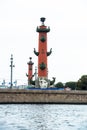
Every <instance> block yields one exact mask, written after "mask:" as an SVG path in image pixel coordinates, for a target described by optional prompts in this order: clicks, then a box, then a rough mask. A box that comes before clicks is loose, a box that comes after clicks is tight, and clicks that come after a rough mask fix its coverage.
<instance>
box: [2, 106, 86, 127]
mask: <svg viewBox="0 0 87 130" xmlns="http://www.w3.org/2000/svg"><path fill="white" fill-rule="evenodd" d="M0 130H87V105H58V104H57V105H47V104H43V105H42V104H41V105H39V104H38V105H35V104H32V105H31V104H24V105H17V104H16V105H15V104H14V105H13V104H12V105H0Z"/></svg>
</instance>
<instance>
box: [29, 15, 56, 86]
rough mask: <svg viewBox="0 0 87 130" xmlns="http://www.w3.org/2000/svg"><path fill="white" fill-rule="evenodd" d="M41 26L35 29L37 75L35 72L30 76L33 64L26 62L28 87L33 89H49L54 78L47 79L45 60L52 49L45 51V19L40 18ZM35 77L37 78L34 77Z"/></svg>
mask: <svg viewBox="0 0 87 130" xmlns="http://www.w3.org/2000/svg"><path fill="white" fill-rule="evenodd" d="M40 21H41V26H38V27H37V28H36V32H38V33H39V37H38V51H36V49H35V48H34V54H35V55H36V56H37V57H38V67H37V69H38V73H37V72H36V71H37V70H35V73H34V75H33V74H32V70H33V62H32V61H31V59H32V58H30V61H29V62H28V74H27V77H28V85H34V87H35V88H49V87H51V86H52V85H53V84H54V82H55V78H54V77H53V80H52V81H51V80H50V79H48V62H47V58H48V56H50V55H51V53H52V48H51V49H50V51H49V52H48V51H47V33H48V32H50V27H47V26H45V24H44V22H45V18H44V17H42V18H40ZM36 75H37V76H36ZM33 76H35V81H34V80H33Z"/></svg>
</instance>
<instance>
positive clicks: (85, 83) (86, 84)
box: [77, 75, 87, 90]
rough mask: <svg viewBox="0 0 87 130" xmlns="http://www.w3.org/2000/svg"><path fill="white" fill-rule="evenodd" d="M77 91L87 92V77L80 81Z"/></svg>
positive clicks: (82, 77)
mask: <svg viewBox="0 0 87 130" xmlns="http://www.w3.org/2000/svg"><path fill="white" fill-rule="evenodd" d="M77 89H79V90H87V75H83V76H81V78H80V79H79V80H78V82H77Z"/></svg>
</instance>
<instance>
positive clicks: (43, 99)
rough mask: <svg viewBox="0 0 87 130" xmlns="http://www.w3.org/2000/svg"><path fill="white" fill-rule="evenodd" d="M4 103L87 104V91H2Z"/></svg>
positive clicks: (1, 95)
mask: <svg viewBox="0 0 87 130" xmlns="http://www.w3.org/2000/svg"><path fill="white" fill-rule="evenodd" d="M2 103H6V104H7V103H13V104H14V103H18V104H19V103H45V104H51V103H52V104H87V91H64V90H61V91H60V90H24V89H0V104H2Z"/></svg>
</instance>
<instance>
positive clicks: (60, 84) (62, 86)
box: [55, 82, 64, 88]
mask: <svg viewBox="0 0 87 130" xmlns="http://www.w3.org/2000/svg"><path fill="white" fill-rule="evenodd" d="M55 87H56V88H64V85H63V83H62V82H58V83H56V84H55Z"/></svg>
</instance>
